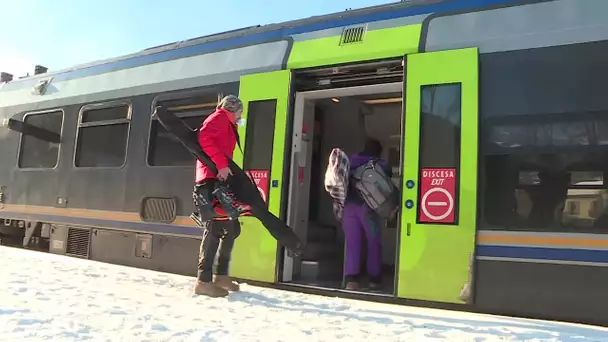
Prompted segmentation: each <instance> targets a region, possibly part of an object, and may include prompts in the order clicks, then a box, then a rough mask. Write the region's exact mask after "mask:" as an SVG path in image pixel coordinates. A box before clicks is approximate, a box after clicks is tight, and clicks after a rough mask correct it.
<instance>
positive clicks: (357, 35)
mask: <svg viewBox="0 0 608 342" xmlns="http://www.w3.org/2000/svg"><path fill="white" fill-rule="evenodd" d="M366 28H367V25H361V26H355V27H347V28H345V29H344V31H342V37H340V45H347V44H353V43H360V42H362V41H363V36H364V35H365V31H366Z"/></svg>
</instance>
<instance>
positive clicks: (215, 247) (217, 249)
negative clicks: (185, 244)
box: [198, 220, 241, 282]
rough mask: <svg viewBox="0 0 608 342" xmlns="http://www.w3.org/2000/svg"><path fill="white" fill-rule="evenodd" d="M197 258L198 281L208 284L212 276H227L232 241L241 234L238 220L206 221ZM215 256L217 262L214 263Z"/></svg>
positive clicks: (232, 245)
mask: <svg viewBox="0 0 608 342" xmlns="http://www.w3.org/2000/svg"><path fill="white" fill-rule="evenodd" d="M203 226H204V227H203V228H204V233H203V241H201V247H200V251H199V256H198V280H200V281H203V282H210V281H211V280H212V279H213V275H214V274H216V275H228V269H229V267H230V259H231V257H232V249H233V248H234V241H235V240H236V238H237V237H238V236H239V235H240V234H241V224H240V222H239V220H225V221H206V222H204V223H203ZM216 255H217V262H215V259H216Z"/></svg>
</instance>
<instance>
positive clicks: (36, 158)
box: [18, 110, 63, 169]
mask: <svg viewBox="0 0 608 342" xmlns="http://www.w3.org/2000/svg"><path fill="white" fill-rule="evenodd" d="M23 122H24V123H26V124H29V125H32V126H36V127H39V128H43V129H46V130H49V131H51V132H54V133H57V134H61V127H62V125H63V111H61V110H58V111H53V112H46V113H36V114H27V115H25V117H24V118H23ZM58 161H59V144H58V143H53V142H48V141H44V140H40V139H38V138H36V137H33V136H31V135H21V147H20V150H19V160H18V166H19V167H20V168H22V169H52V168H54V167H56V166H57V163H58Z"/></svg>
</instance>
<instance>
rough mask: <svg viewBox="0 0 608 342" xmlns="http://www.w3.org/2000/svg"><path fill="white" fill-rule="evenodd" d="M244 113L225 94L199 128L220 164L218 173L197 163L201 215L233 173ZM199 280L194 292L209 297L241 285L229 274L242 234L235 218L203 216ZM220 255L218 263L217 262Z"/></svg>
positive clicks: (197, 200) (203, 144)
mask: <svg viewBox="0 0 608 342" xmlns="http://www.w3.org/2000/svg"><path fill="white" fill-rule="evenodd" d="M242 113H243V103H242V102H241V100H240V99H239V98H238V97H236V96H234V95H228V96H226V97H224V98H223V99H222V100H221V101H220V103H219V104H218V105H217V108H216V111H215V112H214V113H213V114H211V115H209V117H207V119H205V121H204V122H203V124H202V126H201V128H200V129H199V133H198V134H199V136H198V142H199V144H200V146H201V148H202V149H203V151H204V152H205V153H206V154H207V155H209V157H210V158H211V160H212V161H213V162H214V164H215V165H216V166H217V169H218V172H217V175H216V174H214V172H212V171H211V170H210V169H209V168H207V167H206V166H205V165H204V164H203V163H202V162H201V161H200V160H197V162H196V184H195V186H194V192H193V199H194V205H195V208H196V210H197V211H198V216H199V217H200V218H205V217H209V211H210V210H212V209H211V205H210V204H211V202H212V192H213V190H214V188H216V187H215V185H216V182H218V181H224V180H226V179H227V178H228V176H230V175H231V174H232V173H231V171H230V168H229V159H228V158H232V157H233V153H234V148H235V147H236V144H237V140H238V139H239V137H238V133H237V132H238V130H237V128H238V127H237V123H238V122H239V120H240V119H241V115H242ZM201 221H203V222H202V228H203V229H204V233H203V240H202V241H201V246H200V251H199V260H198V272H197V282H196V286H195V288H194V293H195V294H197V295H207V296H210V297H225V296H227V295H228V294H229V291H239V285H238V284H237V283H236V282H234V281H233V280H232V279H231V278H230V277H229V276H228V269H229V265H230V259H231V256H232V249H233V247H234V241H235V240H236V238H237V237H238V236H239V235H240V233H241V226H240V223H239V221H238V220H237V219H235V220H211V219H202V220H201ZM216 255H217V263H214V261H215V258H216Z"/></svg>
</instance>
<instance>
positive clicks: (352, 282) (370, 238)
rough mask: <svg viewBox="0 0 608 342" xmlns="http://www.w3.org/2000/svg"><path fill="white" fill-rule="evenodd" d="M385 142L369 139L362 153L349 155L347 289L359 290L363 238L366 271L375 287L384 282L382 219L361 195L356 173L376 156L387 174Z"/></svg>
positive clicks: (345, 227) (345, 218) (344, 223)
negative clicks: (383, 151) (383, 146)
mask: <svg viewBox="0 0 608 342" xmlns="http://www.w3.org/2000/svg"><path fill="white" fill-rule="evenodd" d="M381 155H382V144H380V142H379V141H378V140H376V139H371V138H370V139H368V140H367V141H366V142H365V147H364V148H363V151H361V152H360V153H357V154H354V155H352V156H350V157H349V159H350V179H349V182H348V191H347V193H346V199H345V203H344V214H343V220H342V229H343V231H344V236H345V240H346V241H345V243H346V260H345V266H344V277H345V281H346V289H347V290H359V289H360V282H361V276H362V275H361V262H362V260H361V254H362V249H363V241H364V239H365V240H366V241H367V260H366V266H367V274H368V276H369V284H370V287H372V288H379V287H380V284H381V283H382V236H381V228H382V220H381V218H380V217H379V216H378V215H377V214H376V213H375V212H373V211H372V210H371V209H370V208H369V207H368V206H367V204H365V202H364V200H363V199H362V198H361V197H360V196H359V193H358V191H357V189H356V187H355V184H356V180H355V179H353V175H354V173H355V172H356V170H357V168H359V167H361V166H363V165H365V164H367V163H368V162H369V161H370V160H372V159H377V160H378V161H379V164H380V165H381V166H382V168H383V169H384V170H385V172H386V174H387V175H388V177H392V170H391V169H390V168H389V166H388V162H387V161H385V160H381V159H380V157H381Z"/></svg>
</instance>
